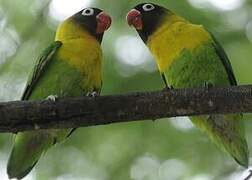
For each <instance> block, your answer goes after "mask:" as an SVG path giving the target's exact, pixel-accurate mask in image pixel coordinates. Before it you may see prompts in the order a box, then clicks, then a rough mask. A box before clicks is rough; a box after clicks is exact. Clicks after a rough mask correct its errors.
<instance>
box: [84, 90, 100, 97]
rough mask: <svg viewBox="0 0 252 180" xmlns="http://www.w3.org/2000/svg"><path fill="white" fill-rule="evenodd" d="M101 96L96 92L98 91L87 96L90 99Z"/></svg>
mask: <svg viewBox="0 0 252 180" xmlns="http://www.w3.org/2000/svg"><path fill="white" fill-rule="evenodd" d="M98 95H99V94H98V93H97V92H96V91H93V92H88V93H87V94H86V96H88V97H97V96H98Z"/></svg>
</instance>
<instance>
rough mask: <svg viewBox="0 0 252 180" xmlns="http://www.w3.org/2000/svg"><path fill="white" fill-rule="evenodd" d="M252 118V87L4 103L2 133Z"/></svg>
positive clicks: (0, 122)
mask: <svg viewBox="0 0 252 180" xmlns="http://www.w3.org/2000/svg"><path fill="white" fill-rule="evenodd" d="M242 112H243V113H249V112H252V85H248V86H237V87H223V88H210V89H206V88H202V89H179V90H166V91H157V92H143V93H134V94H127V95H112V96H100V97H75V98H62V99H57V100H56V102H53V101H49V100H44V101H16V102H6V103H0V132H18V131H25V130H34V129H48V128H49V129H50V128H75V127H84V126H94V125H104V124H110V123H118V122H130V121H140V120H156V119H159V118H165V117H174V116H192V115H203V114H226V113H242Z"/></svg>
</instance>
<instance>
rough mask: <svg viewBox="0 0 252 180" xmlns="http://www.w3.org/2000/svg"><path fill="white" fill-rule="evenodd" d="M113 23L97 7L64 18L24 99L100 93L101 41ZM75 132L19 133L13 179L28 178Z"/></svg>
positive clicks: (12, 163) (9, 169)
mask: <svg viewBox="0 0 252 180" xmlns="http://www.w3.org/2000/svg"><path fill="white" fill-rule="evenodd" d="M111 22H112V20H111V17H110V16H109V15H108V14H106V13H105V12H104V11H102V10H100V9H97V8H85V9H83V10H82V11H80V12H78V13H76V14H74V15H73V16H71V17H69V18H68V19H66V20H65V21H63V22H62V23H61V24H60V25H59V27H58V28H57V31H56V36H55V41H54V42H53V43H52V44H51V45H50V46H49V47H48V48H47V49H46V50H45V51H44V52H43V53H42V56H41V57H40V58H39V59H38V61H37V64H36V66H35V68H34V70H33V73H32V75H31V76H30V79H29V81H28V83H27V86H26V88H25V91H24V93H23V96H22V100H38V99H46V98H47V97H49V98H50V99H51V100H55V98H57V97H75V96H85V95H90V94H92V95H94V93H96V94H99V92H100V90H101V86H102V49H101V42H102V38H103V35H104V32H105V31H106V30H107V29H108V28H109V27H110V25H111ZM73 131H74V129H63V130H56V129H50V130H34V131H27V132H20V133H17V134H16V136H15V140H14V146H13V149H12V151H11V154H10V157H9V160H8V165H7V173H8V176H9V178H11V179H12V178H17V179H22V178H23V177H25V176H26V175H27V174H28V173H29V172H30V171H31V170H32V168H33V167H34V166H35V164H36V163H37V162H38V160H39V158H40V156H41V155H42V154H43V153H45V152H46V150H48V148H50V147H51V146H53V145H54V144H56V143H58V142H61V141H63V140H64V139H66V138H67V137H69V136H70V134H71V133H72V132H73ZM69 163H70V162H69ZM71 163H73V162H71Z"/></svg>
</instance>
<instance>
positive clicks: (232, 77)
mask: <svg viewBox="0 0 252 180" xmlns="http://www.w3.org/2000/svg"><path fill="white" fill-rule="evenodd" d="M208 32H209V31H208ZM209 34H210V35H211V37H212V39H213V41H214V43H213V46H214V48H215V51H216V53H217V55H218V56H219V58H220V60H221V62H222V64H223V66H224V67H225V69H226V71H227V74H228V79H229V81H230V85H232V86H236V85H237V81H236V78H235V75H234V72H233V69H232V65H231V63H230V61H229V59H228V56H227V54H226V53H225V51H224V49H223V48H222V46H221V45H220V43H219V42H218V41H217V40H216V38H215V37H214V35H213V34H212V33H211V32H209Z"/></svg>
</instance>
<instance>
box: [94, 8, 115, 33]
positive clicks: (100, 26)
mask: <svg viewBox="0 0 252 180" xmlns="http://www.w3.org/2000/svg"><path fill="white" fill-rule="evenodd" d="M96 20H97V28H96V33H97V34H101V33H104V31H106V30H107V29H108V28H109V27H110V25H111V23H112V20H111V17H110V16H109V15H108V14H106V13H105V12H101V13H100V14H98V15H97V16H96Z"/></svg>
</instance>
